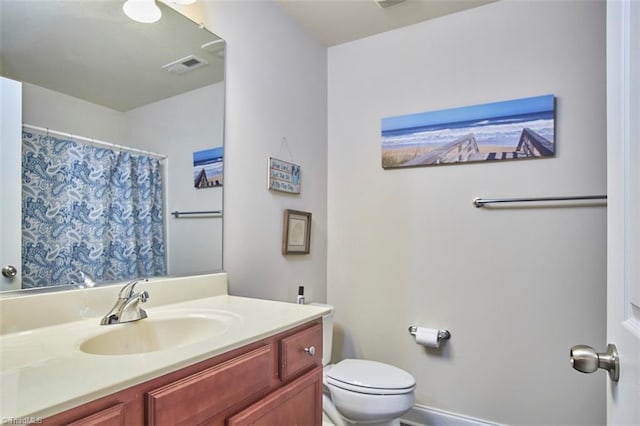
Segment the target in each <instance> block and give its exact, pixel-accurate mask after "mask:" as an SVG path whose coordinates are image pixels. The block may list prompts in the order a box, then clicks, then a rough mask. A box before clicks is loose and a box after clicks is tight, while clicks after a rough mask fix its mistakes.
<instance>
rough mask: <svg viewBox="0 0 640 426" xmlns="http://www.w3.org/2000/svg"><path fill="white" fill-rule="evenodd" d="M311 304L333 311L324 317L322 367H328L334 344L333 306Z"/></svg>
mask: <svg viewBox="0 0 640 426" xmlns="http://www.w3.org/2000/svg"><path fill="white" fill-rule="evenodd" d="M309 304H310V305H311V306H319V307H321V308H330V309H331V312H328V313H326V314H324V315H323V316H322V365H328V364H329V363H330V362H331V346H332V344H333V306H332V305H326V304H324V303H309Z"/></svg>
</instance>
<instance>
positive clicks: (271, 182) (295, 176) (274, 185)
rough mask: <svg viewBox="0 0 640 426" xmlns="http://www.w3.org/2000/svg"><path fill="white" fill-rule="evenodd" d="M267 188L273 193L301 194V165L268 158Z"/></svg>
mask: <svg viewBox="0 0 640 426" xmlns="http://www.w3.org/2000/svg"><path fill="white" fill-rule="evenodd" d="M268 160H269V165H268V171H269V172H268V173H269V174H268V176H267V177H268V179H267V187H268V188H269V189H270V190H273V191H280V192H288V193H290V194H299V193H300V188H301V184H300V165H298V164H293V163H289V162H287V161H282V160H278V159H277V158H273V157H268Z"/></svg>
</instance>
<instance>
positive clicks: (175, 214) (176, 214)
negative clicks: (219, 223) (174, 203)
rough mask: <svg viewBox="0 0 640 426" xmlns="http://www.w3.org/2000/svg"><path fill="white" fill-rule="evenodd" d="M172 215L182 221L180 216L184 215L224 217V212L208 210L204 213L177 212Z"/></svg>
mask: <svg viewBox="0 0 640 426" xmlns="http://www.w3.org/2000/svg"><path fill="white" fill-rule="evenodd" d="M171 214H172V215H173V217H175V218H176V219H180V216H182V215H210V216H211V217H222V210H208V211H202V212H179V211H177V210H176V211H175V212H171Z"/></svg>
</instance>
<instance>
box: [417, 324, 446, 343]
mask: <svg viewBox="0 0 640 426" xmlns="http://www.w3.org/2000/svg"><path fill="white" fill-rule="evenodd" d="M417 331H418V326H416V325H412V326H409V334H410V335H412V336H414V337H415V335H416V332H417ZM450 338H451V333H449V330H438V341H439V342H440V341H442V340H449V339H450Z"/></svg>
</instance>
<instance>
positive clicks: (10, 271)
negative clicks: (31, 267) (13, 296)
mask: <svg viewBox="0 0 640 426" xmlns="http://www.w3.org/2000/svg"><path fill="white" fill-rule="evenodd" d="M2 275H4V276H5V277H7V278H14V277H15V276H16V275H18V270H17V269H16V267H15V266H13V265H7V266H5V267H3V268H2Z"/></svg>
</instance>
